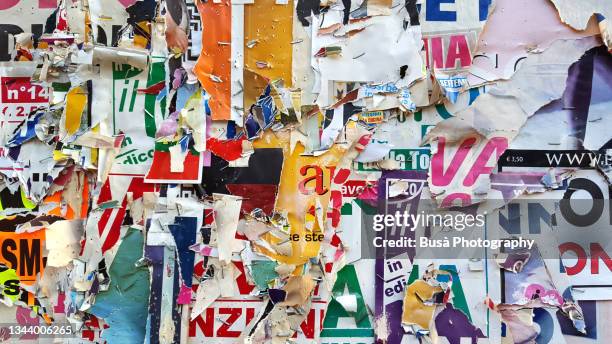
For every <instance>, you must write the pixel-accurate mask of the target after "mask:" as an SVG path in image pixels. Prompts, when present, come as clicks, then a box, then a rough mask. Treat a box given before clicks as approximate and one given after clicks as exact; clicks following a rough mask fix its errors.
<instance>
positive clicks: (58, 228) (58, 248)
mask: <svg viewBox="0 0 612 344" xmlns="http://www.w3.org/2000/svg"><path fill="white" fill-rule="evenodd" d="M82 233H83V222H82V221H81V220H70V221H56V222H54V223H52V224H51V225H50V226H49V227H47V229H46V233H45V245H46V247H47V250H48V251H49V254H48V256H47V265H48V266H53V267H62V266H66V265H68V263H70V262H71V261H72V259H73V258H76V257H78V255H79V252H80V248H81V243H80V241H81V235H82Z"/></svg>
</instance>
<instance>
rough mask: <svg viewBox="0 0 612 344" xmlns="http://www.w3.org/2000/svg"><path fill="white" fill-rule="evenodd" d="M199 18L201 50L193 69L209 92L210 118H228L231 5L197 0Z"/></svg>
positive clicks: (229, 101)
mask: <svg viewBox="0 0 612 344" xmlns="http://www.w3.org/2000/svg"><path fill="white" fill-rule="evenodd" d="M197 4H198V11H199V12H200V17H202V27H203V30H202V52H201V54H200V57H199V58H198V61H197V62H196V65H195V67H194V68H193V72H194V73H195V74H196V75H197V77H198V80H200V83H201V84H202V87H204V90H206V92H207V93H208V94H209V95H210V100H209V102H208V105H209V106H210V111H211V115H212V119H213V120H228V119H230V113H231V111H230V105H231V53H232V52H231V38H232V36H231V28H232V17H231V15H232V10H231V9H232V6H231V4H230V2H229V1H227V0H225V1H221V2H219V3H216V2H212V1H208V2H203V1H198V2H197Z"/></svg>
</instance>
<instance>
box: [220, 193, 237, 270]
mask: <svg viewBox="0 0 612 344" xmlns="http://www.w3.org/2000/svg"><path fill="white" fill-rule="evenodd" d="M241 206H242V199H241V198H240V197H236V196H232V195H223V194H213V210H214V212H215V222H214V232H215V233H216V234H217V248H218V250H219V260H220V261H221V262H224V263H226V264H229V263H230V262H231V261H232V252H234V249H235V248H236V247H237V245H238V244H239V243H238V242H237V240H236V238H235V236H236V230H237V229H238V220H239V217H240V207H241Z"/></svg>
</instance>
